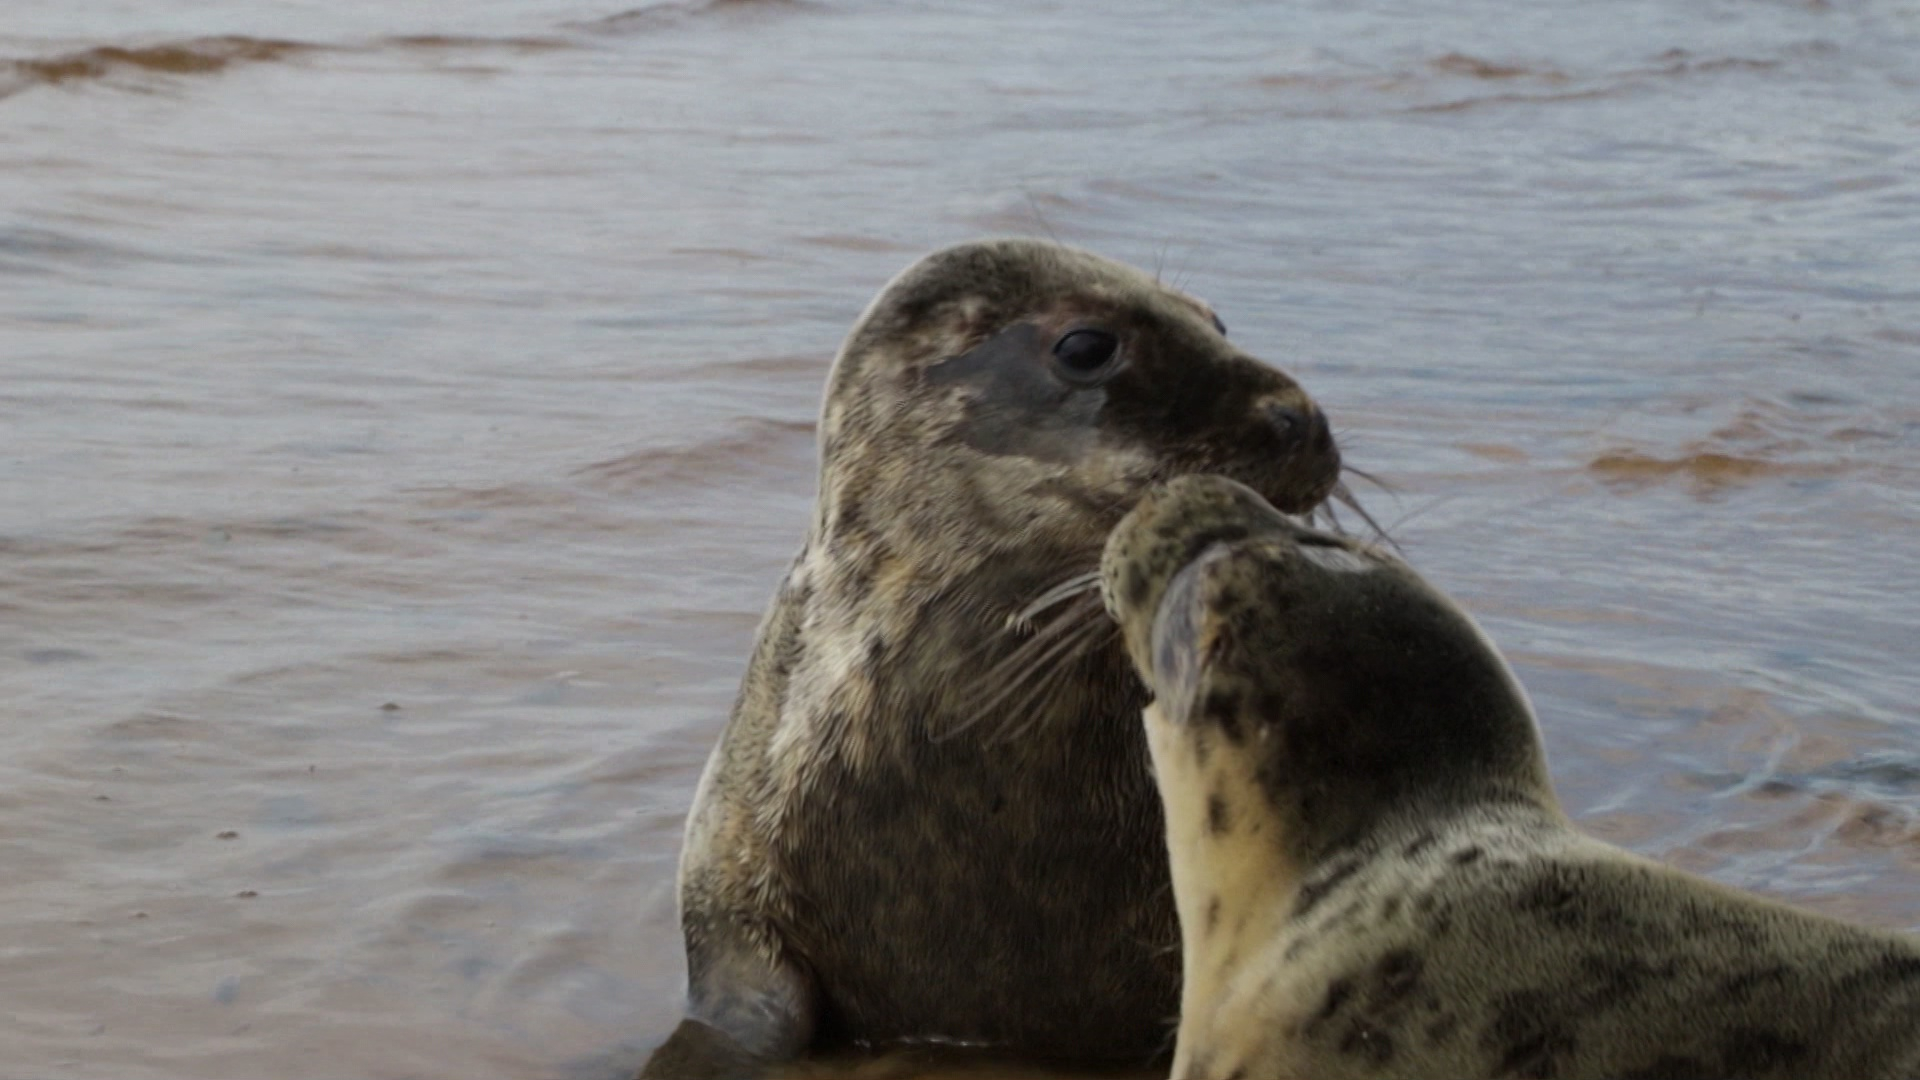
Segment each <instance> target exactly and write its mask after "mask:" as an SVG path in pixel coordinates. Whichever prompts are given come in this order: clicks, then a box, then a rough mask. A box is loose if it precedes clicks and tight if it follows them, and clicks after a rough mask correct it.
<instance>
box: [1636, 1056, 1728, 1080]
mask: <svg viewBox="0 0 1920 1080" xmlns="http://www.w3.org/2000/svg"><path fill="white" fill-rule="evenodd" d="M1726 1075H1727V1074H1726V1073H1725V1072H1723V1071H1721V1070H1719V1069H1715V1068H1710V1067H1709V1066H1708V1065H1707V1063H1706V1062H1704V1061H1701V1060H1700V1059H1699V1058H1690V1057H1681V1056H1680V1055H1678V1054H1661V1055H1660V1056H1659V1057H1657V1058H1654V1059H1653V1060H1652V1061H1650V1062H1648V1063H1647V1065H1646V1067H1645V1068H1642V1069H1635V1070H1633V1071H1632V1072H1625V1073H1621V1074H1620V1080H1721V1078H1722V1077H1724V1076H1726Z"/></svg>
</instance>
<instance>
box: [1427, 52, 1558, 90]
mask: <svg viewBox="0 0 1920 1080" xmlns="http://www.w3.org/2000/svg"><path fill="white" fill-rule="evenodd" d="M1427 66H1428V67H1430V68H1432V69H1433V70H1435V71H1437V72H1439V73H1440V74H1442V75H1461V76H1465V77H1466V78H1469V79H1497V80H1506V79H1539V80H1542V81H1545V82H1562V83H1563V82H1567V81H1568V79H1567V75H1566V73H1565V72H1561V71H1556V70H1554V69H1553V68H1531V67H1526V66H1525V65H1521V64H1496V63H1494V62H1492V61H1490V60H1482V59H1480V58H1479V57H1477V56H1468V55H1466V54H1465V53H1457V52H1451V53H1448V54H1446V55H1445V56H1442V57H1440V58H1439V59H1437V60H1434V61H1431V62H1430V63H1429V64H1428V65H1427Z"/></svg>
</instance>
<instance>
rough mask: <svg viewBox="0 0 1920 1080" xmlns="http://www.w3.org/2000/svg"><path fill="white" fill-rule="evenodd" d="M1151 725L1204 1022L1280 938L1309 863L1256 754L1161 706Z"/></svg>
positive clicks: (1186, 995)
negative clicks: (1236, 974)
mask: <svg viewBox="0 0 1920 1080" xmlns="http://www.w3.org/2000/svg"><path fill="white" fill-rule="evenodd" d="M1146 727H1147V746H1148V749H1149V750H1150V751H1151V753H1152V755H1153V769H1154V775H1155V777H1156V779H1157V781H1158V783H1159V786H1160V795H1161V800H1162V802H1163V803H1164V804H1165V806H1166V822H1167V850H1168V853H1169V855H1170V856H1171V862H1172V869H1173V899H1174V905H1175V907H1176V909H1177V910H1178V911H1179V914H1180V934H1181V975H1182V979H1181V987H1182V989H1181V1002H1180V1005H1181V1008H1180V1013H1181V1016H1182V1018H1183V1019H1182V1024H1183V1026H1184V1025H1187V1024H1190V1023H1199V1022H1201V1021H1202V1019H1203V1018H1202V1017H1201V1015H1200V1013H1201V1010H1202V1009H1203V1008H1204V1007H1206V1005H1207V1004H1208V1003H1209V1002H1213V1001H1218V1000H1220V998H1221V995H1220V993H1219V988H1220V984H1221V983H1222V982H1223V981H1224V980H1226V979H1227V978H1229V977H1230V976H1231V974H1232V972H1233V971H1234V970H1235V969H1236V968H1237V967H1238V966H1239V964H1240V962H1241V959H1242V958H1243V957H1245V956H1246V955H1248V954H1249V953H1250V951H1251V950H1253V949H1255V948H1257V947H1258V946H1259V945H1260V944H1261V943H1263V942H1266V941H1271V940H1272V939H1273V938H1274V936H1275V935H1276V934H1277V933H1278V932H1279V930H1280V927H1281V925H1282V923H1284V922H1285V920H1286V917H1287V912H1288V909H1289V906H1290V904H1291V902H1292V897H1293V895H1294V893H1296V892H1297V891H1298V889H1299V886H1300V880H1301V875H1302V873H1303V871H1304V870H1305V869H1306V867H1305V866H1304V865H1303V864H1302V863H1301V862H1300V861H1299V860H1298V858H1297V857H1296V856H1295V854H1294V852H1292V851H1291V850H1290V847H1291V845H1290V844H1289V843H1288V838H1287V837H1286V836H1285V835H1284V834H1283V830H1282V829H1281V828H1280V827H1279V822H1278V821H1277V820H1276V819H1275V817H1274V815H1273V812H1272V810H1271V808H1270V804H1269V802H1268V800H1267V798H1266V796H1265V795H1264V794H1263V792H1262V791H1261V786H1260V781H1259V779H1258V777H1257V776H1256V774H1255V768H1256V765H1257V762H1256V760H1255V758H1254V757H1253V756H1252V755H1249V754H1246V753H1242V752H1239V751H1238V750H1237V749H1236V748H1233V747H1229V746H1224V745H1219V740H1220V739H1221V738H1222V737H1223V736H1222V735H1221V733H1220V732H1218V731H1195V730H1194V729H1193V728H1191V727H1189V726H1187V725H1184V724H1180V723H1178V722H1173V721H1169V720H1168V719H1167V718H1166V717H1165V716H1164V715H1163V714H1162V713H1161V710H1160V706H1159V705H1158V704H1157V703H1156V704H1152V705H1148V706H1147V708H1146ZM1181 1041H1182V1042H1185V1041H1186V1040H1184V1039H1183V1040H1181ZM1176 1075H1178V1073H1177V1071H1176Z"/></svg>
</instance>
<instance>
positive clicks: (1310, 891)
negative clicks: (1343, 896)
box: [1293, 855, 1361, 919]
mask: <svg viewBox="0 0 1920 1080" xmlns="http://www.w3.org/2000/svg"><path fill="white" fill-rule="evenodd" d="M1360 866H1361V862H1360V858H1359V856H1357V855H1350V856H1348V857H1347V858H1344V859H1342V860H1340V862H1339V863H1337V864H1335V865H1334V867H1333V868H1332V869H1331V870H1323V871H1321V872H1320V873H1318V874H1316V875H1314V876H1313V877H1311V878H1308V879H1307V882H1306V884H1304V885H1302V886H1300V895H1299V897H1298V898H1297V899H1296V900H1294V902H1293V917H1294V918H1296V919H1297V918H1300V917H1301V916H1303V915H1305V914H1306V913H1308V912H1309V911H1312V910H1313V909H1314V908H1315V907H1316V906H1318V905H1319V903H1320V901H1322V900H1325V899H1326V898H1327V894H1328V893H1330V892H1332V891H1333V890H1335V889H1337V888H1339V887H1340V885H1341V883H1343V882H1345V881H1346V880H1347V879H1348V878H1350V877H1352V876H1353V875H1354V874H1356V873H1359V871H1360Z"/></svg>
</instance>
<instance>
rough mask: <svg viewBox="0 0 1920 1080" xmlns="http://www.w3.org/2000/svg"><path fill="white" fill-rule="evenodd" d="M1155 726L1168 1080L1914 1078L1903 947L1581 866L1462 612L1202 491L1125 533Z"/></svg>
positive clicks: (1113, 588) (1738, 898) (1368, 557)
mask: <svg viewBox="0 0 1920 1080" xmlns="http://www.w3.org/2000/svg"><path fill="white" fill-rule="evenodd" d="M1102 568H1103V585H1102V589H1103V595H1104V596H1105V598H1106V601H1107V603H1108V605H1109V608H1110V610H1111V611H1112V612H1113V614H1114V615H1115V616H1116V618H1117V619H1118V620H1119V622H1120V623H1121V625H1122V631H1123V636H1124V638H1125V640H1126V644H1127V648H1128V651H1129V653H1130V655H1131V656H1132V658H1133V661H1134V663H1135V664H1136V665H1137V666H1138V668H1139V670H1140V671H1141V672H1143V673H1144V675H1145V679H1146V682H1147V683H1148V684H1149V687H1150V689H1151V690H1152V692H1153V695H1154V701H1153V704H1152V705H1151V706H1149V707H1148V708H1147V709H1146V712H1145V726H1146V730H1147V739H1148V744H1149V746H1150V748H1151V751H1152V755H1153V763H1154V769H1155V773H1156V777H1157V780H1158V783H1159V788H1160V793H1161V796H1162V798H1163V799H1164V801H1165V804H1166V817H1167V823H1168V825H1167V839H1168V846H1169V849H1170V851H1171V855H1172V869H1173V886H1174V896H1175V899H1176V901H1177V903H1178V906H1179V910H1180V922H1181V930H1182V938H1183V963H1184V984H1183V989H1182V1000H1181V1006H1180V1029H1179V1036H1178V1048H1177V1050H1176V1053H1175V1058H1174V1066H1173V1075H1174V1076H1175V1077H1176V1078H1181V1080H1200V1078H1206V1080H1219V1078H1225V1077H1239V1078H1245V1080H1252V1078H1262V1080H1266V1078H1273V1080H1281V1078H1308V1077H1310V1078H1313V1080H1340V1078H1343V1077H1370V1078H1376V1080H1377V1078H1393V1077H1406V1078H1410V1080H1411V1078H1418V1080H1441V1078H1461V1077H1561V1078H1578V1077H1596V1078H1597V1077H1611V1078H1616V1080H1617V1078H1622V1077H1659V1078H1669V1080H1671V1078H1682V1077H1727V1078H1733V1077H1742V1078H1750V1080H1751V1078H1758V1077H1782V1078H1784V1077H1795V1078H1801V1080H1818V1078H1827V1077H1830V1078H1835V1080H1838V1078H1843V1077H1844V1078H1863V1077H1886V1078H1892V1077H1907V1078H1912V1077H1915V1076H1920V942H1917V941H1916V940H1915V939H1912V938H1909V937H1903V936H1900V935H1897V934H1894V933H1889V932H1882V931H1875V930H1869V929H1866V928H1863V927H1857V926H1851V925H1847V924H1845V923H1841V922H1837V921H1834V920H1831V919H1827V918H1823V917H1820V916H1816V915H1813V914H1809V913H1805V912H1800V911H1795V910H1793V909H1791V908H1788V907H1786V906H1784V905H1781V904H1778V903H1774V902H1771V901H1768V900H1763V899H1761V898H1759V897H1755V896H1751V895H1748V894H1745V893H1741V892H1738V891H1735V890H1733V889H1729V888H1725V887H1723V886H1720V885H1717V884H1714V883H1712V882H1709V881H1706V880H1703V879H1700V878H1696V877H1693V876H1690V875H1687V874H1684V873H1682V872H1680V871H1677V870H1674V869H1672V868H1669V867H1665V866H1661V865H1659V864H1657V863H1654V862H1651V861H1649V860H1646V859H1643V858H1640V857H1638V856H1635V855H1632V854H1629V853H1628V852H1625V851H1622V850H1620V849H1618V848H1614V847H1611V846H1608V845H1606V844H1603V843H1600V842H1599V841H1596V840H1593V839H1590V838H1588V837H1585V836H1582V835H1581V834H1580V833H1578V832H1576V831H1575V830H1574V828H1573V827H1572V825H1571V824H1570V823H1569V821H1568V819H1567V818H1566V816H1565V815H1564V814H1563V813H1562V811H1561V808H1560V806H1559V803H1558V802H1557V800H1556V799H1555V797H1554V794H1553V790H1552V787H1551V786H1550V784H1549V782H1548V779H1547V770H1546V764H1545V759H1544V756H1543V754H1542V752H1541V747H1540V740H1539V737H1538V734H1537V732H1536V729H1535V724H1534V717H1533V713H1532V710H1531V707H1530V706H1529V705H1528V703H1527V699H1526V697H1525V695H1524V694H1523V693H1522V691H1521V689H1520V686H1519V684H1518V683H1517V682H1516V681H1515V679H1514V677H1513V675H1512V674H1511V672H1510V671H1509V670H1508V668H1507V666H1506V664H1505V663H1504V662H1503V661H1502V660H1501V658H1500V656H1499V654H1498V653H1497V652H1496V651H1495V650H1494V648H1493V646H1492V645H1491V644H1490V643H1489V642H1488V641H1487V639H1486V638H1485V636H1483V635H1482V634H1481V633H1480V631H1479V630H1478V629H1477V628H1476V627H1475V626H1474V624H1473V622H1472V620H1471V619H1469V618H1468V617H1467V616H1466V615H1465V614H1464V613H1463V612H1462V611H1461V610H1460V609H1459V608H1458V607H1456V606H1455V605H1454V604H1453V603H1451V602H1450V601H1449V600H1448V599H1447V598H1446V597H1445V596H1443V595H1441V594H1440V592H1438V591H1437V590H1435V589H1434V588H1433V587H1432V586H1430V585H1428V584H1427V583H1426V582H1425V581H1423V580H1421V578H1420V577H1419V576H1418V575H1417V574H1415V573H1414V572H1413V571H1412V570H1411V569H1409V568H1408V567H1407V566H1406V565H1405V564H1404V563H1402V562H1401V561H1400V560H1398V559H1396V558H1394V557H1393V556H1392V555H1390V554H1388V553H1385V552H1383V551H1381V550H1379V549H1377V548H1375V547H1372V546H1369V545H1367V544H1363V543H1360V542H1357V541H1354V540H1349V539H1344V538H1341V537H1336V536H1330V535H1326V534H1324V533H1320V532H1316V531H1314V530H1312V529H1308V528H1304V527H1302V526H1300V525H1298V524H1295V523H1294V522H1292V521H1290V520H1288V519H1287V518H1286V517H1285V516H1283V515H1281V514H1280V513H1278V512H1276V511H1275V510H1274V509H1273V508H1272V507H1271V506H1269V505H1268V504H1267V502H1266V501H1265V500H1263V499H1262V498H1261V497H1260V496H1259V495H1258V494H1256V493H1255V492H1253V491H1251V490H1249V489H1247V488H1246V487H1243V486H1241V485H1240V484H1237V483H1234V482H1233V481H1231V480H1227V479H1223V478H1220V477H1204V476H1193V477H1186V478H1182V479H1178V480H1175V481H1173V482H1172V483H1170V484H1168V485H1166V486H1165V487H1164V488H1162V489H1159V490H1156V491H1155V492H1154V493H1152V494H1150V495H1149V496H1148V497H1146V498H1145V499H1143V500H1142V502H1141V503H1140V504H1139V505H1138V507H1136V508H1135V509H1134V510H1133V511H1132V512H1131V513H1130V514H1129V515H1128V516H1127V518H1126V519H1125V520H1124V521H1122V522H1121V524H1120V526H1119V527H1118V528H1116V529H1115V530H1114V533H1113V535H1112V538H1111V540H1110V542H1109V543H1108V545H1107V548H1106V552H1105V555H1104V557H1103V561H1102Z"/></svg>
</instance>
